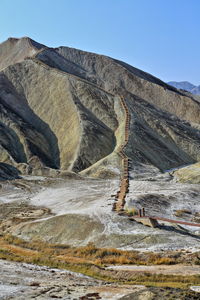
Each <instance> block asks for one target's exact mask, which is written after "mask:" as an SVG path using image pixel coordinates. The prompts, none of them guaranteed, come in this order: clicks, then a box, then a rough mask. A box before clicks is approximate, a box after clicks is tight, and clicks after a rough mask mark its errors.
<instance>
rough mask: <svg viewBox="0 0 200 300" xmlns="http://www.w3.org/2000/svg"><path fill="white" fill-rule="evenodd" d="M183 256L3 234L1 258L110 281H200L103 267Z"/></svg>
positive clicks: (171, 284)
mask: <svg viewBox="0 0 200 300" xmlns="http://www.w3.org/2000/svg"><path fill="white" fill-rule="evenodd" d="M180 257H181V256H180V255H179V256H178V255H174V256H173V257H170V256H168V257H164V256H162V254H159V253H157V254H155V253H139V252H137V251H122V250H118V249H114V248H103V249H102V248H97V247H96V246H95V245H94V244H92V243H90V244H88V245H87V246H85V247H78V248H73V247H69V246H67V245H59V244H48V243H45V242H43V241H40V240H35V241H31V242H27V241H24V240H22V239H19V238H17V237H13V236H11V235H3V236H1V237H0V258H1V259H7V260H12V261H18V262H27V263H34V264H38V265H46V266H49V267H54V268H55V267H57V268H63V269H68V270H71V271H75V272H81V273H83V274H85V275H88V276H91V277H94V278H97V279H101V280H106V281H109V282H118V283H128V284H145V285H147V286H162V287H179V288H185V287H187V286H189V285H195V284H196V285H197V284H200V276H197V275H190V276H180V275H177V276H175V275H162V274H159V275H157V274H150V273H145V272H144V273H142V274H136V273H130V272H124V271H114V270H107V269H104V265H107V264H109V265H110V264H145V265H147V264H173V263H177V262H180ZM195 259H197V257H195ZM198 261H199V260H198Z"/></svg>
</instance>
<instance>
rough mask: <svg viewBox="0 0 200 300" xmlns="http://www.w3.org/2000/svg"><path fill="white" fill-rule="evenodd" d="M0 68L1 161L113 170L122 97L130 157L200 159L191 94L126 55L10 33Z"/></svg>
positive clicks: (26, 168)
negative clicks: (120, 57) (49, 43)
mask: <svg viewBox="0 0 200 300" xmlns="http://www.w3.org/2000/svg"><path fill="white" fill-rule="evenodd" d="M0 70H1V72H0V128H1V131H0V161H1V162H4V163H6V164H9V165H12V166H14V167H16V168H19V169H20V170H21V171H22V173H26V174H27V173H28V174H43V173H45V174H48V173H49V175H52V174H58V173H59V172H60V171H59V172H57V171H55V172H54V171H53V170H68V171H75V172H81V173H82V174H85V175H86V174H87V175H90V176H93V175H95V176H97V177H98V176H100V177H101V176H103V177H105V176H109V174H111V173H112V174H111V176H115V175H117V174H119V172H118V171H117V169H118V170H119V169H120V168H121V163H120V159H119V155H118V149H119V147H120V144H121V143H122V141H123V140H124V138H123V135H124V125H123V124H124V122H125V116H124V112H123V107H122V105H121V104H120V97H121V96H123V98H124V99H125V101H126V105H127V106H128V109H129V113H130V132H129V140H128V143H127V145H126V149H125V152H126V155H127V156H128V157H130V158H131V159H132V162H133V164H136V163H139V164H140V163H142V164H148V165H149V164H151V165H153V166H156V167H157V168H158V169H160V170H166V169H170V168H174V167H177V166H181V165H185V164H188V163H194V162H196V161H198V160H199V158H200V151H199V149H200V139H199V137H200V130H199V128H200V104H199V102H198V101H197V100H196V98H193V97H192V96H191V95H190V94H187V93H185V92H184V91H179V90H177V89H176V88H173V87H172V86H169V85H167V84H165V83H164V82H162V81H161V80H159V79H157V78H155V77H153V76H151V75H150V74H147V73H145V72H143V71H141V70H138V69H136V68H134V67H132V66H130V65H128V64H126V63H124V62H121V61H118V60H115V59H112V58H110V57H106V56H102V55H97V54H94V53H88V52H84V51H81V50H77V49H73V48H68V47H59V48H55V49H53V48H48V47H46V46H44V45H41V44H39V43H37V42H34V41H33V40H31V39H29V38H22V39H13V38H11V39H8V40H7V41H6V42H4V43H2V44H0ZM112 167H113V168H114V169H115V170H116V171H115V172H114V173H113V171H112V172H111V171H110V170H111V169H112Z"/></svg>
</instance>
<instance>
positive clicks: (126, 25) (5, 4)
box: [0, 0, 200, 85]
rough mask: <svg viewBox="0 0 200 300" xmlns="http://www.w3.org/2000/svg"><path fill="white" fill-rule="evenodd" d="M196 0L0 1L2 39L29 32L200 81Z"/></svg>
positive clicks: (54, 43) (52, 43)
mask: <svg viewBox="0 0 200 300" xmlns="http://www.w3.org/2000/svg"><path fill="white" fill-rule="evenodd" d="M199 15H200V0H0V43H1V42H3V41H5V40H6V39H7V38H8V37H23V36H29V37H31V38H32V39H34V40H36V41H37V42H40V43H42V44H45V45H47V46H49V47H58V46H69V47H74V48H78V49H82V50H85V51H90V52H95V53H99V54H105V55H108V56H111V57H114V58H117V59H120V60H123V61H125V62H127V63H129V64H131V65H133V66H134V67H137V68H139V69H142V70H143V71H146V72H148V73H151V74H152V75H154V76H156V77H158V78H160V79H162V80H163V81H166V82H168V81H171V80H173V81H190V82H191V83H193V84H195V85H199V84H200V59H199V54H200V38H199V35H200V16H199Z"/></svg>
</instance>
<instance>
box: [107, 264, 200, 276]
mask: <svg viewBox="0 0 200 300" xmlns="http://www.w3.org/2000/svg"><path fill="white" fill-rule="evenodd" d="M107 269H110V270H122V271H131V272H134V273H135V272H142V273H143V272H148V273H151V274H152V273H153V274H164V275H198V274H200V266H196V265H195V266H184V265H182V264H179V265H171V266H170V265H169V266H168V265H152V266H137V265H121V266H111V267H107Z"/></svg>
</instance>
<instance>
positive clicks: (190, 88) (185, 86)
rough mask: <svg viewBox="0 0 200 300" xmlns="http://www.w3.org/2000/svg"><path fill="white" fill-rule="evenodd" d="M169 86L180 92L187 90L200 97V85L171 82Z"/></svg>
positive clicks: (186, 82)
mask: <svg viewBox="0 0 200 300" xmlns="http://www.w3.org/2000/svg"><path fill="white" fill-rule="evenodd" d="M168 84H169V85H171V86H173V87H175V88H177V89H179V90H185V91H188V92H190V93H192V94H194V95H200V85H199V86H195V85H194V84H192V83H190V82H188V81H180V82H177V81H169V82H168Z"/></svg>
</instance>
